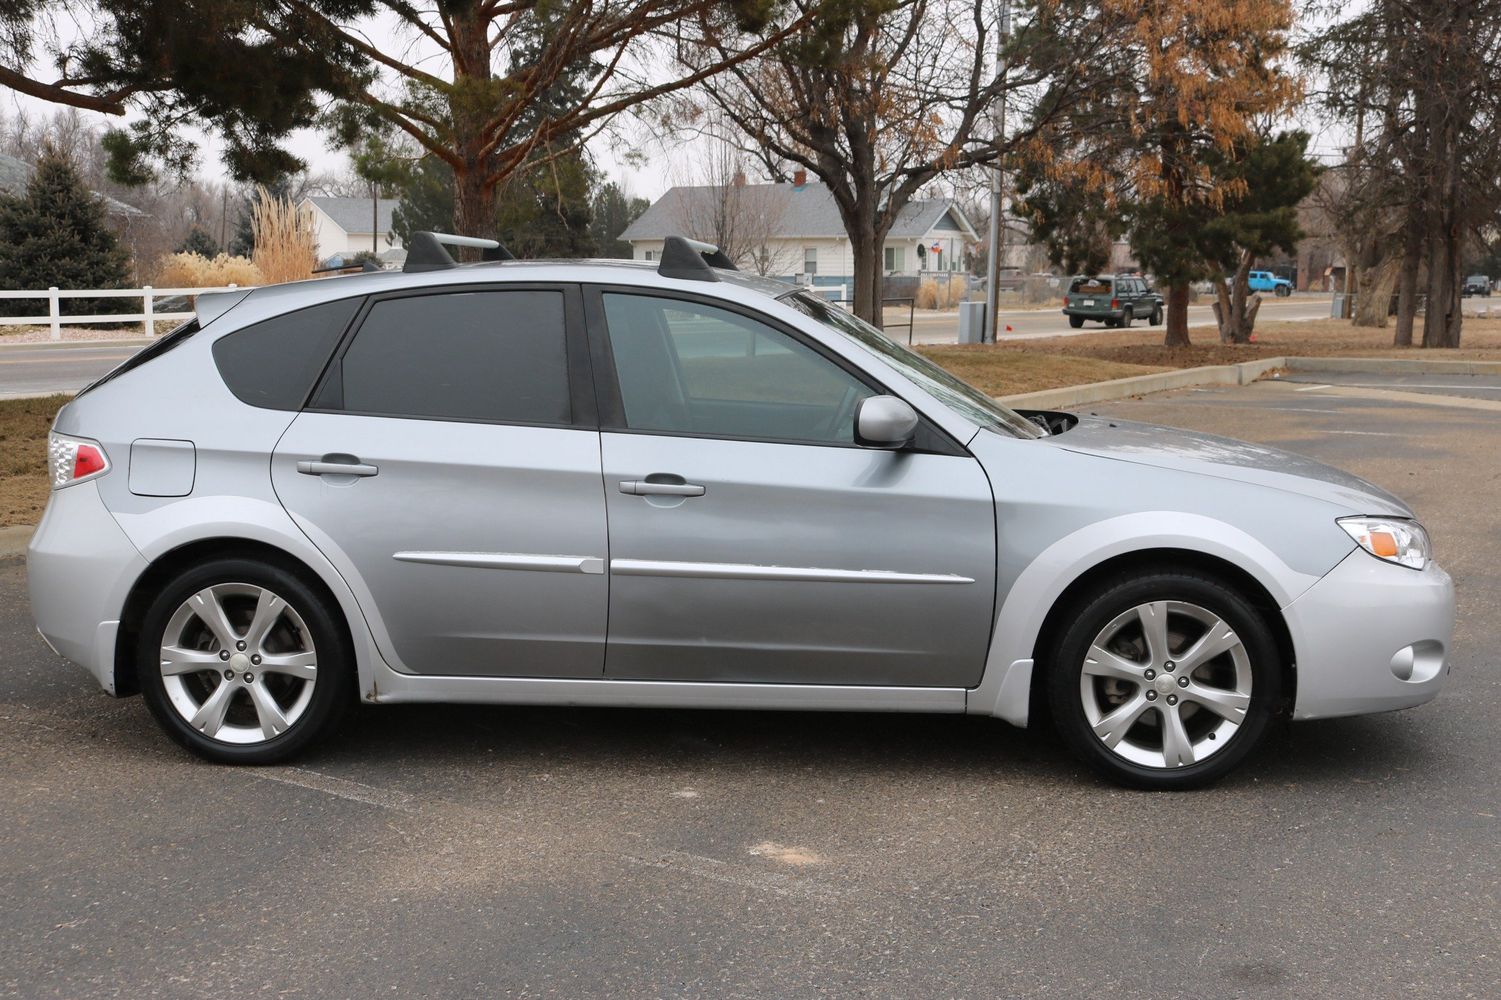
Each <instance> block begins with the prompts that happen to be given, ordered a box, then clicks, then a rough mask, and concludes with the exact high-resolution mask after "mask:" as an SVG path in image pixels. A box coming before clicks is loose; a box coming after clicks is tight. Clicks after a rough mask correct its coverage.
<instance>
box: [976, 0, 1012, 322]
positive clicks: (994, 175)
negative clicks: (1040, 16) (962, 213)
mask: <svg viewBox="0 0 1501 1000" xmlns="http://www.w3.org/2000/svg"><path fill="white" fill-rule="evenodd" d="M1000 3H1001V10H1000V25H999V29H1000V30H999V31H998V32H997V33H996V43H995V64H996V76H997V77H998V78H1001V79H1004V78H1005V76H1006V70H1007V65H1006V43H1007V41H1008V40H1009V39H1010V37H1011V0H1000ZM991 122H992V125H993V135H994V137H995V139H994V141H995V144H996V147H997V148H999V147H1000V145H1001V140H1002V139H1003V138H1005V135H1006V88H1005V87H1002V88H1001V93H1000V95H999V96H998V97H997V98H996V102H995V107H994V109H993V111H992V115H991ZM1001 180H1002V178H1001V161H1000V160H999V159H997V160H996V161H995V163H994V164H993V165H992V166H991V170H990V240H989V242H988V243H987V245H986V255H985V256H986V260H985V273H986V279H985V333H984V336H983V338H982V339H983V340H984V341H985V343H987V344H994V343H995V342H996V334H997V332H998V331H999V330H1000V323H999V316H998V313H999V312H1000V308H1001V250H1002V249H1003V247H1004V246H1005V240H1004V238H1003V236H1002V233H1003V231H1004V229H1005V225H1006V217H1005V214H1004V204H1005V197H1004V192H1003V190H1002V183H1001Z"/></svg>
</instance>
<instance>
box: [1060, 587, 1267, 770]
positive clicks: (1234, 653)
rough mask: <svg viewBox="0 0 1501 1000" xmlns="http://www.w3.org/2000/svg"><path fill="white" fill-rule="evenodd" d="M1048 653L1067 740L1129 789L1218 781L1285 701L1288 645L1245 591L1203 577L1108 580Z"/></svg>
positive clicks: (1073, 611)
mask: <svg viewBox="0 0 1501 1000" xmlns="http://www.w3.org/2000/svg"><path fill="white" fill-rule="evenodd" d="M1068 616H1069V617H1068V624H1067V625H1066V626H1064V627H1063V628H1062V629H1061V630H1060V633H1059V634H1058V635H1057V637H1056V640H1055V642H1054V643H1053V645H1052V648H1051V650H1050V651H1048V654H1047V660H1048V662H1047V663H1046V669H1047V671H1048V672H1047V676H1046V683H1047V696H1048V702H1049V707H1050V708H1051V710H1052V714H1053V719H1054V721H1055V723H1056V725H1057V726H1058V730H1059V733H1060V735H1061V736H1062V738H1063V741H1064V742H1065V743H1066V744H1067V745H1068V746H1069V748H1070V749H1071V750H1073V751H1074V753H1075V754H1077V755H1078V756H1079V757H1080V758H1081V759H1082V760H1083V761H1084V762H1085V763H1087V764H1089V765H1090V766H1091V767H1092V768H1094V769H1095V770H1096V771H1098V772H1099V773H1101V774H1103V775H1104V776H1105V777H1107V778H1110V779H1111V780H1113V781H1116V782H1118V783H1120V784H1123V785H1128V786H1131V787H1135V788H1146V789H1163V790H1171V789H1187V788H1195V787H1198V786H1200V785H1205V784H1208V783H1210V782H1213V781H1216V780H1218V779H1219V778H1221V777H1223V776H1224V775H1225V774H1226V773H1228V772H1229V771H1230V770H1231V769H1233V768H1234V767H1235V766H1236V765H1237V764H1239V763H1240V762H1241V761H1242V760H1243V759H1244V758H1245V757H1246V755H1247V754H1248V753H1250V752H1251V750H1252V749H1254V748H1255V746H1256V744H1257V743H1259V742H1260V741H1261V739H1262V737H1263V735H1264V734H1265V732H1266V729H1267V725H1268V723H1269V721H1270V719H1271V717H1272V713H1273V709H1274V707H1275V706H1276V704H1277V700H1278V697H1279V688H1280V679H1281V668H1280V664H1279V658H1278V652H1277V643H1276V641H1275V640H1274V638H1273V636H1272V633H1271V630H1270V629H1269V628H1268V627H1267V624H1266V621H1265V619H1264V618H1263V617H1262V615H1261V612H1259V611H1258V610H1257V609H1256V608H1255V607H1254V606H1253V605H1252V604H1251V603H1250V602H1248V601H1247V600H1246V599H1245V597H1244V596H1243V595H1241V594H1240V593H1238V592H1237V591H1235V590H1234V589H1232V588H1230V587H1228V586H1226V585H1225V584H1224V583H1222V582H1220V581H1218V580H1215V579H1212V578H1210V577H1207V576H1202V575H1199V574H1197V573H1191V572H1174V571H1166V570H1163V571H1156V572H1152V573H1148V574H1144V575H1136V576H1129V577H1118V578H1115V579H1113V580H1108V581H1106V582H1104V583H1102V584H1100V585H1098V586H1096V587H1094V588H1092V589H1091V590H1090V591H1089V592H1088V593H1086V594H1084V595H1082V596H1081V597H1080V598H1079V600H1078V601H1077V602H1076V603H1075V604H1074V605H1073V606H1072V607H1071V608H1070V609H1069V612H1068Z"/></svg>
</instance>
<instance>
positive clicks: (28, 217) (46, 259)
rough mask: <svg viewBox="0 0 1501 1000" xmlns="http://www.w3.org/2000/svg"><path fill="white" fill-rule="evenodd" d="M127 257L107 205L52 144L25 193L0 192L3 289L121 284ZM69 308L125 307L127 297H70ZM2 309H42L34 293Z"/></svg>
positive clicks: (9, 311)
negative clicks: (109, 222) (109, 223)
mask: <svg viewBox="0 0 1501 1000" xmlns="http://www.w3.org/2000/svg"><path fill="white" fill-rule="evenodd" d="M128 262H129V258H128V255H127V254H126V252H125V249H124V248H123V247H121V246H120V243H119V241H118V240H117V239H116V238H115V234H114V233H113V232H111V231H110V229H109V227H108V226H107V225H106V223H105V215H104V206H103V205H101V204H100V203H99V199H98V197H97V196H95V195H94V193H93V192H91V191H90V190H89V189H88V188H87V187H85V186H84V184H83V181H82V180H81V179H80V178H79V176H78V171H77V170H75V169H74V168H73V165H72V164H71V163H70V162H69V161H68V159H67V157H65V156H64V155H63V154H61V153H59V152H58V151H57V150H55V149H53V148H52V147H50V146H48V147H46V148H45V149H43V151H42V156H41V159H40V160H38V161H37V165H36V170H35V171H34V172H33V173H32V175H31V180H30V181H29V182H28V183H27V185H26V193H25V194H24V195H20V196H15V197H12V196H0V288H14V289H26V290H31V289H42V290H45V289H47V288H49V287H52V286H54V285H55V286H57V287H58V288H63V289H79V288H122V287H125V285H126V279H127V275H128V271H127V264H128ZM123 304H124V305H128V304H129V303H128V301H126V302H124V303H123ZM64 306H65V309H64V311H65V312H66V313H72V314H75V315H76V314H87V313H101V312H119V311H121V307H122V300H119V299H102V300H90V299H68V300H66V301H65V303H64ZM0 309H3V310H4V313H5V314H6V315H9V316H24V315H27V314H35V313H37V312H38V311H39V309H38V300H36V299H10V300H5V301H3V302H0ZM125 311H128V309H127V310H125Z"/></svg>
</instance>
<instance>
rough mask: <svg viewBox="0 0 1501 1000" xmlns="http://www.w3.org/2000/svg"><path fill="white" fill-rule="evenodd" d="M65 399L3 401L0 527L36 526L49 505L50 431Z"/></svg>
mask: <svg viewBox="0 0 1501 1000" xmlns="http://www.w3.org/2000/svg"><path fill="white" fill-rule="evenodd" d="M67 401H68V397H66V396H49V397H47V398H46V399H0V528H4V527H7V526H9V525H12V524H35V523H36V522H37V521H39V520H41V518H42V508H43V507H45V506H46V505H47V430H48V428H50V427H51V426H52V418H53V416H55V415H56V414H57V411H58V410H59V409H61V408H62V405H63V404H64V403H66V402H67Z"/></svg>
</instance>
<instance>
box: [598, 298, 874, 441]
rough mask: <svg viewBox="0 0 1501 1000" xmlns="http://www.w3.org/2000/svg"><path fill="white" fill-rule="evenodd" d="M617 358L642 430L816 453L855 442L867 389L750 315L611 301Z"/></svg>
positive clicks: (634, 424)
mask: <svg viewBox="0 0 1501 1000" xmlns="http://www.w3.org/2000/svg"><path fill="white" fill-rule="evenodd" d="M603 298H604V307H605V320H606V323H607V324H608V326H609V337H610V349H611V352H612V353H613V354H614V357H615V372H616V377H617V378H618V380H619V385H620V399H621V405H622V407H623V409H624V410H625V423H626V426H627V427H629V428H630V429H632V430H643V431H661V432H666V433H684V434H704V435H713V436H715V437H727V438H766V439H772V440H784V441H800V442H807V443H812V444H841V443H850V442H853V440H854V414H855V406H856V404H858V403H859V401H860V400H861V399H864V398H866V397H867V396H873V395H875V390H873V389H871V388H870V387H869V386H867V385H866V384H865V383H864V382H862V381H860V380H859V379H857V378H855V377H854V376H853V375H851V374H850V373H848V372H846V371H845V370H844V369H843V368H841V367H839V366H838V365H836V364H835V363H834V362H832V361H830V360H829V359H828V358H825V357H824V356H823V355H821V354H819V353H818V352H817V351H815V350H813V349H812V348H810V347H808V346H807V345H805V344H802V343H800V342H799V341H797V340H795V339H794V338H792V337H790V336H788V335H787V334H785V333H782V332H781V331H780V330H776V329H774V328H772V327H770V326H767V325H766V324H764V323H761V322H758V321H757V320H753V319H750V318H749V317H746V316H743V315H741V314H740V313H736V312H731V311H729V310H727V309H720V308H718V307H716V306H709V305H701V304H698V303H695V302H686V301H682V300H678V299H663V298H655V297H651V296H645V295H623V294H612V293H607V294H605V295H604V296H603Z"/></svg>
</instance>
